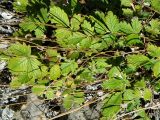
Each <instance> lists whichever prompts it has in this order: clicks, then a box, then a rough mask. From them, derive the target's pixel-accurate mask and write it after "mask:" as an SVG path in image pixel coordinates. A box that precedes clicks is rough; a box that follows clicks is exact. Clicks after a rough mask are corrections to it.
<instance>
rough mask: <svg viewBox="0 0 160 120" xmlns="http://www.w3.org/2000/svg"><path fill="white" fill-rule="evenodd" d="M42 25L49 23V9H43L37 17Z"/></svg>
mask: <svg viewBox="0 0 160 120" xmlns="http://www.w3.org/2000/svg"><path fill="white" fill-rule="evenodd" d="M37 17H38V18H39V20H40V22H41V23H47V22H48V20H49V19H48V11H47V8H41V9H40V13H39V14H38V15H37Z"/></svg>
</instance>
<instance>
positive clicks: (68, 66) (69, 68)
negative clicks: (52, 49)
mask: <svg viewBox="0 0 160 120" xmlns="http://www.w3.org/2000/svg"><path fill="white" fill-rule="evenodd" d="M77 68H78V64H77V63H76V62H74V61H69V62H63V63H62V64H61V70H62V75H67V74H68V73H70V72H71V73H74V72H75V70H76V69H77Z"/></svg>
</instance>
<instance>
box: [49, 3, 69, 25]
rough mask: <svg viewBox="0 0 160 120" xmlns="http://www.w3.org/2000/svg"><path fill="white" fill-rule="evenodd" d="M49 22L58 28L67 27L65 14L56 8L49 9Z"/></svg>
mask: <svg viewBox="0 0 160 120" xmlns="http://www.w3.org/2000/svg"><path fill="white" fill-rule="evenodd" d="M50 20H51V22H52V23H57V24H58V25H60V26H64V27H69V19H68V16H67V14H66V13H65V12H64V10H62V9H61V8H59V7H57V6H52V7H50Z"/></svg>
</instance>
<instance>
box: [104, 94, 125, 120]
mask: <svg viewBox="0 0 160 120" xmlns="http://www.w3.org/2000/svg"><path fill="white" fill-rule="evenodd" d="M121 102H122V93H120V92H117V93H115V94H113V96H111V97H110V98H107V99H105V104H104V106H103V110H102V115H103V116H105V117H106V118H107V120H110V119H112V118H114V117H115V116H116V114H117V113H118V111H119V110H120V104H121Z"/></svg>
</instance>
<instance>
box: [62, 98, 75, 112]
mask: <svg viewBox="0 0 160 120" xmlns="http://www.w3.org/2000/svg"><path fill="white" fill-rule="evenodd" d="M73 100H74V97H73V96H72V95H66V96H65V97H64V98H63V106H64V108H66V109H70V108H71V107H72V105H73Z"/></svg>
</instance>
